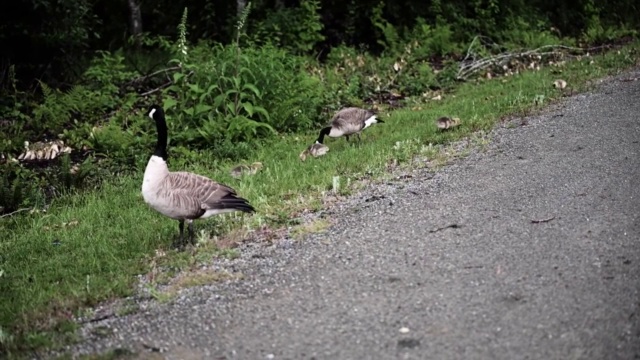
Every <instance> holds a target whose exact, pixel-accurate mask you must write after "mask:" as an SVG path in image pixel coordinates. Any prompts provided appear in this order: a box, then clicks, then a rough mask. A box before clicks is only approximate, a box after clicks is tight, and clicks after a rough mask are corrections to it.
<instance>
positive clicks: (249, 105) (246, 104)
mask: <svg viewBox="0 0 640 360" xmlns="http://www.w3.org/2000/svg"><path fill="white" fill-rule="evenodd" d="M242 107H243V108H244V110H245V111H246V112H247V114H249V116H253V104H252V103H250V102H243V103H242Z"/></svg>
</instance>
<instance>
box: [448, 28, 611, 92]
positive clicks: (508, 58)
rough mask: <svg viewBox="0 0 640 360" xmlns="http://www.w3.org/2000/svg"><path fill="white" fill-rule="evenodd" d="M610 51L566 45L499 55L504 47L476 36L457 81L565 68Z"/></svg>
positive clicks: (463, 60)
mask: <svg viewBox="0 0 640 360" xmlns="http://www.w3.org/2000/svg"><path fill="white" fill-rule="evenodd" d="M606 47H607V46H598V47H592V48H587V49H584V48H579V47H572V46H565V45H545V46H541V47H539V48H537V49H533V50H521V51H506V52H499V53H495V52H497V51H499V50H500V48H501V47H500V45H498V44H496V43H494V42H492V41H490V40H489V39H488V38H486V37H483V36H476V37H474V38H473V40H472V41H471V44H470V45H469V48H468V49H467V53H466V55H465V57H464V58H463V59H462V60H461V61H460V65H459V69H458V73H457V74H456V79H457V80H462V81H466V80H468V79H469V78H470V77H472V76H474V75H476V74H479V73H480V74H481V75H485V76H486V77H488V78H491V77H492V74H493V75H512V74H514V73H519V72H520V71H523V70H525V69H530V70H539V69H540V67H541V66H544V65H556V64H561V63H563V62H564V60H565V59H568V58H580V57H582V56H590V53H592V52H596V51H599V50H602V49H604V48H606Z"/></svg>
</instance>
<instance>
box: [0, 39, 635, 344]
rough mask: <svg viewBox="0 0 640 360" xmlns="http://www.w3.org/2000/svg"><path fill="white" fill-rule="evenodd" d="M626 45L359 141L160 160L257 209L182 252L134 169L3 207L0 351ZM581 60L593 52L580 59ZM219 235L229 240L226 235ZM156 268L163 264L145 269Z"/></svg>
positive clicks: (469, 90)
mask: <svg viewBox="0 0 640 360" xmlns="http://www.w3.org/2000/svg"><path fill="white" fill-rule="evenodd" d="M637 49H638V44H634V45H631V46H627V47H625V48H624V49H622V50H620V52H610V53H607V54H604V55H598V56H593V57H589V58H583V59H582V60H579V61H573V62H568V63H567V64H566V65H565V66H564V67H562V68H543V69H542V70H541V71H536V72H526V73H523V74H520V75H518V76H512V77H507V78H504V79H503V78H496V79H493V80H480V81H478V82H473V83H465V84H461V85H460V86H459V87H458V88H457V89H456V90H455V92H454V93H453V94H445V95H444V97H443V99H442V100H440V101H428V102H426V103H422V104H420V105H419V106H418V107H419V108H420V109H419V110H412V109H411V108H410V107H408V108H404V109H400V110H396V111H393V112H391V113H387V114H383V115H382V116H383V118H384V120H385V122H386V123H385V124H379V125H374V126H373V127H371V128H370V129H367V130H366V131H365V133H364V134H363V136H362V138H363V144H362V145H361V146H358V147H356V146H350V145H349V144H348V143H346V141H345V140H344V139H329V140H328V141H326V143H327V145H328V146H329V147H330V148H331V151H330V152H329V153H328V154H327V155H325V156H323V157H321V158H315V159H314V158H311V159H307V161H305V162H301V161H300V159H299V158H298V154H299V153H300V151H302V149H304V147H306V146H307V145H309V144H311V143H312V141H313V139H314V138H315V136H316V135H317V134H315V133H308V134H294V135H289V136H285V137H282V138H279V139H277V140H273V141H271V142H267V143H265V144H264V146H261V147H260V148H259V150H257V151H256V152H255V153H254V156H253V158H251V159H248V161H250V162H253V161H260V162H262V163H263V164H264V168H263V169H262V171H260V172H258V173H257V174H255V175H253V176H245V177H243V178H241V179H234V178H232V177H231V175H230V174H229V169H230V168H231V167H232V166H234V165H236V164H230V163H227V164H223V165H221V166H219V167H217V168H211V167H209V166H208V164H212V163H217V162H214V161H213V160H214V159H212V158H211V156H210V155H208V154H207V153H202V154H201V156H202V158H201V161H200V162H198V163H195V164H191V163H190V164H180V161H179V160H174V162H173V163H170V167H172V168H173V169H178V168H180V169H185V170H189V171H194V172H197V173H201V174H203V175H207V176H210V177H212V178H214V179H216V180H218V181H220V182H223V183H226V184H228V185H230V186H232V187H234V188H235V189H236V190H237V191H238V193H239V194H241V195H242V196H243V197H246V198H248V199H249V200H250V201H251V203H252V204H253V205H254V206H255V208H256V210H257V213H256V214H255V215H253V216H243V215H238V214H231V215H226V216H224V217H218V218H213V219H209V220H205V221H201V222H196V224H195V225H196V231H197V232H199V233H200V236H199V241H198V246H197V247H196V248H194V249H191V250H189V251H185V252H177V251H176V250H174V249H172V247H171V243H172V242H173V240H174V239H175V237H176V236H177V233H178V226H177V225H178V224H177V222H176V221H171V220H167V219H166V218H164V217H162V216H161V215H159V214H157V213H156V212H154V211H152V210H150V209H149V208H148V207H147V206H146V205H145V204H144V202H143V200H142V197H141V194H140V184H141V180H142V172H143V170H140V172H139V174H137V175H136V176H125V177H119V178H115V179H111V180H108V181H106V182H105V184H104V185H103V186H102V187H101V188H100V189H99V190H96V191H93V192H88V193H83V194H79V195H70V196H67V197H63V198H59V199H57V200H55V201H54V203H53V204H52V205H51V207H50V208H49V209H48V211H47V212H46V213H34V214H24V215H20V216H14V217H9V218H4V219H2V220H1V222H0V229H1V230H2V235H3V236H2V239H1V240H0V293H2V297H0V354H1V352H2V348H3V347H4V349H5V351H8V350H11V354H14V355H16V356H17V354H19V352H20V351H22V350H25V349H34V348H39V347H43V346H44V347H51V346H54V345H56V344H63V343H64V342H66V341H72V340H73V330H74V324H73V322H72V319H73V316H74V314H77V313H78V312H79V311H81V309H82V308H83V307H86V306H91V305H94V304H97V303H99V302H101V301H105V300H109V299H114V298H119V297H123V296H127V295H132V294H133V293H134V289H135V286H134V285H135V284H137V282H138V276H139V275H143V276H146V277H147V279H149V277H151V279H150V284H151V285H150V286H151V287H154V286H156V284H162V283H164V284H168V283H170V281H171V278H172V276H174V275H175V274H178V273H180V272H181V271H190V270H191V269H194V268H195V267H197V264H198V263H199V262H205V261H209V260H210V259H211V258H212V257H215V256H230V257H234V256H237V255H238V254H237V252H236V251H235V250H233V246H234V244H235V243H237V242H240V241H242V238H243V237H244V236H245V235H246V234H249V233H250V232H251V229H257V228H264V227H265V226H268V227H271V228H274V227H283V226H287V227H294V228H295V229H296V233H298V234H300V235H304V234H305V233H308V232H315V231H322V230H324V229H325V228H326V227H327V226H328V223H327V222H318V223H314V224H311V225H304V224H302V222H301V221H300V220H299V215H300V214H301V213H302V212H303V211H305V210H314V209H316V210H317V209H320V208H322V206H323V199H324V197H325V196H326V195H327V194H330V193H331V189H332V186H333V179H334V177H336V176H338V177H339V179H340V193H341V194H348V193H349V192H351V191H353V190H354V189H356V186H357V184H358V181H357V180H358V179H362V178H366V177H368V178H379V177H380V176H382V175H384V174H385V172H386V170H387V168H388V165H389V164H390V163H391V162H393V163H396V164H398V165H403V164H409V163H410V160H411V158H412V157H413V156H414V155H416V154H418V153H421V152H422V153H423V154H427V155H429V156H431V157H432V158H434V159H436V160H437V159H442V158H443V157H442V156H441V155H439V154H438V151H437V148H436V147H434V146H433V145H434V144H446V143H448V142H451V141H453V140H457V139H461V138H463V137H467V136H469V135H470V134H473V133H477V132H478V131H489V130H490V129H491V128H492V127H493V126H494V125H495V124H496V122H498V121H499V120H500V119H502V118H503V117H505V116H507V115H510V114H524V113H528V112H530V111H535V109H538V108H540V107H542V106H545V105H548V104H549V103H550V102H551V101H553V100H554V99H558V98H560V97H561V96H562V91H561V90H558V89H554V88H553V86H552V82H553V81H554V80H556V79H557V78H562V79H564V80H566V81H567V82H568V84H569V88H573V89H574V90H584V89H585V86H586V84H587V80H589V79H594V78H598V77H602V76H605V75H607V74H611V73H615V72H616V71H619V70H620V69H622V68H626V67H629V66H631V65H633V64H635V63H636V62H637V55H635V54H637ZM590 60H593V61H594V63H593V64H589V61H590ZM559 72H561V73H559ZM565 91H568V89H565ZM443 115H448V116H455V117H459V118H460V119H461V120H462V124H461V125H460V126H459V127H457V128H455V130H453V131H448V132H438V131H437V129H436V126H435V119H436V118H437V117H439V116H443ZM169 121H170V119H169ZM476 139H477V141H478V142H479V143H482V142H483V141H486V139H484V138H482V137H476ZM397 144H399V145H397ZM429 144H432V145H431V146H430V145H429ZM225 234H226V235H229V234H231V236H232V237H233V236H235V237H236V238H237V239H235V240H233V241H231V242H229V241H228V238H227V237H225ZM234 234H235V235H234ZM225 239H227V240H225ZM225 241H226V242H225ZM159 268H162V269H164V270H163V271H157V269H159ZM154 269H155V270H154ZM166 269H169V270H170V271H168V272H167V271H165V270H166ZM154 271H155V273H154ZM159 273H161V274H163V275H162V276H160V275H158V274H159ZM154 274H156V275H157V276H156V275H154ZM220 278H226V277H225V276H221V275H220V274H199V275H197V276H195V277H194V278H193V279H191V280H181V281H182V284H181V285H184V286H196V285H201V284H207V283H210V282H212V281H217V280H219V279H220Z"/></svg>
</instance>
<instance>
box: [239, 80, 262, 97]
mask: <svg viewBox="0 0 640 360" xmlns="http://www.w3.org/2000/svg"><path fill="white" fill-rule="evenodd" d="M242 90H251V91H253V93H254V94H256V96H257V97H258V98H260V97H262V96H261V95H260V90H258V88H257V87H256V86H255V85H253V84H248V83H247V84H244V86H243V87H242Z"/></svg>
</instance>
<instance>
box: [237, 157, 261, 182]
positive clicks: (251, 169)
mask: <svg viewBox="0 0 640 360" xmlns="http://www.w3.org/2000/svg"><path fill="white" fill-rule="evenodd" d="M260 169H262V163H261V162H257V161H256V162H254V163H253V164H251V165H245V164H241V165H238V166H235V167H234V168H233V169H231V171H229V173H230V174H231V176H232V177H234V178H236V179H237V178H240V177H241V176H242V175H254V174H255V173H257V172H258V171H259V170H260Z"/></svg>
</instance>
